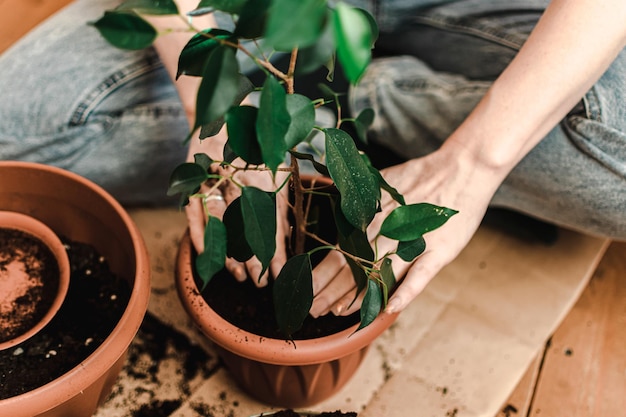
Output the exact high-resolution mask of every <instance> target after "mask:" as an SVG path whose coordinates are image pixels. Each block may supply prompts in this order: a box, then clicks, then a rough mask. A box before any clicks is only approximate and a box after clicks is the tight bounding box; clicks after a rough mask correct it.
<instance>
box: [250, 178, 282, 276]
mask: <svg viewBox="0 0 626 417" xmlns="http://www.w3.org/2000/svg"><path fill="white" fill-rule="evenodd" d="M241 214H242V216H243V221H244V233H245V236H246V241H247V242H248V245H250V248H251V249H252V252H253V253H254V254H255V255H256V257H257V258H258V260H259V262H261V266H262V267H263V268H262V269H263V270H262V271H261V273H260V274H259V277H258V278H259V279H260V278H261V276H262V275H263V274H264V273H265V271H266V270H267V267H268V266H269V264H270V261H271V260H272V258H273V257H274V252H276V201H275V199H273V198H272V197H271V196H270V194H269V193H266V192H265V191H262V190H260V189H258V188H256V187H243V189H242V190H241Z"/></svg>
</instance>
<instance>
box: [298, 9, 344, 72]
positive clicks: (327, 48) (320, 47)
mask: <svg viewBox="0 0 626 417" xmlns="http://www.w3.org/2000/svg"><path fill="white" fill-rule="evenodd" d="M334 54H335V36H334V33H333V26H332V25H331V24H330V19H327V21H326V23H325V24H324V29H323V31H322V34H321V35H320V37H319V39H318V40H317V42H315V43H314V44H312V45H311V46H308V47H306V48H302V49H300V50H299V51H298V63H297V65H296V75H304V74H310V73H311V72H313V71H315V70H317V69H318V68H320V67H321V66H323V65H326V66H327V67H329V70H331V71H332V70H333V69H334V68H330V65H329V63H331V64H332V61H333V56H334Z"/></svg>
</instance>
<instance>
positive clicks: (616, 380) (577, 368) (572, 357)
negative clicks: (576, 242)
mask: <svg viewBox="0 0 626 417" xmlns="http://www.w3.org/2000/svg"><path fill="white" fill-rule="evenodd" d="M625 392H626V243H613V244H612V245H611V247H610V248H609V250H608V251H607V253H606V255H605V257H604V259H603V260H602V262H601V263H600V265H599V266H598V269H597V271H596V273H595V274H594V276H593V278H592V280H591V281H590V283H589V286H588V287H587V289H586V290H585V291H584V292H583V294H582V296H581V298H580V300H579V301H578V303H577V304H576V305H575V306H574V308H573V309H572V311H571V312H570V314H569V315H568V316H567V317H566V319H565V320H564V322H563V323H562V325H561V326H560V327H559V329H558V330H557V332H556V333H555V334H554V337H553V338H552V344H551V346H550V347H549V348H548V350H547V352H546V357H545V362H544V366H543V369H542V372H541V374H540V375H539V379H538V383H537V390H536V395H535V398H534V401H533V405H532V410H531V411H530V413H529V414H520V415H522V416H523V415H537V414H541V415H546V416H568V417H605V416H621V415H625V413H626V396H624V393H625Z"/></svg>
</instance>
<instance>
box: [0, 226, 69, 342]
mask: <svg viewBox="0 0 626 417" xmlns="http://www.w3.org/2000/svg"><path fill="white" fill-rule="evenodd" d="M58 288H59V265H58V263H57V261H56V259H55V258H54V255H53V254H52V251H51V250H50V248H48V246H46V245H45V244H44V243H43V242H42V241H41V240H39V238H37V237H35V236H33V235H31V234H30V233H26V232H23V231H21V230H17V229H10V228H0V342H5V341H7V340H11V339H13V338H15V337H18V336H21V335H23V334H24V333H26V332H27V331H28V330H30V329H31V328H33V326H35V325H36V324H37V323H39V322H40V321H41V319H42V318H43V317H44V316H45V315H46V313H47V312H48V310H50V307H51V306H52V304H53V302H54V299H55V297H56V293H57V290H58Z"/></svg>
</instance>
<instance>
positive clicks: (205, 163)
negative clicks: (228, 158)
mask: <svg viewBox="0 0 626 417" xmlns="http://www.w3.org/2000/svg"><path fill="white" fill-rule="evenodd" d="M193 161H194V162H195V163H196V164H197V165H200V166H201V167H202V168H204V170H205V171H208V170H209V168H210V167H211V164H212V163H213V162H215V161H213V160H212V159H211V158H210V157H209V155H207V154H205V153H197V154H194V155H193Z"/></svg>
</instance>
